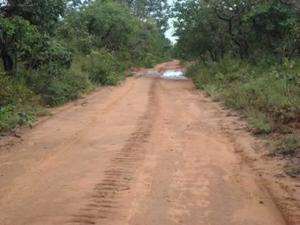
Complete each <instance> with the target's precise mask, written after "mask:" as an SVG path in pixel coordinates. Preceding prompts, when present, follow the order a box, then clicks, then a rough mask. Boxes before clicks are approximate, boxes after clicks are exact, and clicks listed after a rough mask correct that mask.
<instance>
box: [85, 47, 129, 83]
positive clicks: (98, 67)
mask: <svg viewBox="0 0 300 225" xmlns="http://www.w3.org/2000/svg"><path fill="white" fill-rule="evenodd" d="M83 71H86V72H87V73H88V74H89V78H90V80H91V81H92V82H93V83H95V84H97V85H117V84H118V83H119V82H120V81H121V80H122V79H124V75H123V71H122V65H120V64H119V63H117V61H116V60H115V58H114V56H113V55H112V54H111V53H109V52H107V51H105V50H101V51H93V52H92V53H91V54H90V55H89V56H88V57H87V60H86V63H85V65H84V66H83Z"/></svg>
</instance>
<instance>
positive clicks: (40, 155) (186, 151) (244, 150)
mask: <svg viewBox="0 0 300 225" xmlns="http://www.w3.org/2000/svg"><path fill="white" fill-rule="evenodd" d="M174 68H177V69H180V68H182V67H180V65H179V63H178V62H170V63H165V64H162V65H158V66H157V67H156V68H155V69H156V70H158V71H163V70H167V69H174ZM244 126H245V124H244V123H243V122H242V121H241V120H240V119H239V118H238V116H237V115H235V114H233V113H231V112H229V111H226V110H224V109H222V107H221V106H220V105H219V104H217V103H215V102H212V101H211V100H210V99H209V98H207V97H206V96H205V95H204V94H202V93H200V92H199V91H198V90H196V89H195V87H194V85H193V84H192V82H191V81H190V80H181V81H174V80H163V79H160V78H145V77H133V78H129V79H127V81H126V82H125V83H124V84H123V85H121V86H119V87H114V88H102V89H101V90H99V91H97V92H95V93H93V94H91V95H89V96H87V97H85V98H84V99H81V100H79V101H76V102H74V103H71V104H69V105H67V106H64V107H62V108H60V109H59V110H55V112H54V115H53V116H52V117H49V118H48V119H44V120H43V121H42V122H40V123H38V124H37V125H36V126H35V127H34V128H33V129H32V130H26V131H25V132H23V134H22V135H21V139H18V140H19V141H15V140H13V141H11V140H9V141H7V140H8V138H4V139H3V140H1V141H0V145H1V146H2V147H1V148H0V151H1V153H0V225H58V224H59V225H62V224H74V225H76V224H81V225H84V224H99V225H101V224H103V225H179V224H181V225H284V224H285V225H287V224H292V225H296V224H299V221H300V220H298V219H299V217H298V216H297V213H298V212H299V211H298V210H299V208H298V207H299V205H298V203H299V202H298V201H296V200H295V199H294V200H291V198H292V199H293V198H294V197H293V195H295V194H298V193H297V190H291V189H290V186H284V187H283V186H282V185H281V186H280V185H277V186H276V185H273V184H271V183H270V179H269V177H272V172H273V171H272V172H270V173H269V174H268V173H267V172H266V171H271V169H276V168H277V167H274V166H273V164H272V163H270V162H269V161H268V160H266V159H264V158H262V157H259V156H260V154H258V153H256V151H260V150H259V148H260V147H259V146H260V145H259V142H258V141H257V140H255V138H253V137H252V136H251V135H250V134H248V133H247V131H245V129H244ZM4 143H6V144H5V145H4ZM8 143H9V144H10V145H7V144H8ZM277 181H278V184H282V183H280V182H279V181H280V180H279V178H278V180H277ZM298 184H299V183H294V184H293V185H298ZM277 187H281V188H279V189H276V188H277ZM295 187H296V186H295ZM283 189H285V190H283ZM273 191H276V193H277V194H278V195H276V196H274V194H273V193H274V192H273ZM287 198H290V199H289V200H288V199H287ZM287 203H288V204H289V205H287ZM298 215H299V214H298Z"/></svg>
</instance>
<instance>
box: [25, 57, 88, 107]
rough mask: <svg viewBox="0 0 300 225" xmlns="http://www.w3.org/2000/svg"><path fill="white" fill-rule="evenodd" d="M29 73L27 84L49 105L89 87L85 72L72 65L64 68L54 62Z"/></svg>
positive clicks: (71, 97) (74, 96)
mask: <svg viewBox="0 0 300 225" xmlns="http://www.w3.org/2000/svg"><path fill="white" fill-rule="evenodd" d="M27 73H28V72H27ZM29 73H30V74H27V75H26V77H27V83H28V86H29V87H30V88H31V89H32V90H33V91H34V92H35V93H37V94H39V95H40V96H41V98H42V100H43V103H44V104H46V105H50V106H55V105H60V104H63V103H65V102H68V101H70V100H74V99H76V98H78V97H79V96H80V95H81V94H82V93H84V92H86V91H87V90H89V89H90V87H91V83H90V81H89V79H88V76H87V75H86V74H85V73H82V72H81V71H76V70H73V68H72V67H71V69H69V70H66V69H64V68H61V67H60V66H59V65H57V64H55V63H51V64H49V65H48V66H44V67H42V68H41V69H40V70H36V71H29ZM24 76H25V75H24Z"/></svg>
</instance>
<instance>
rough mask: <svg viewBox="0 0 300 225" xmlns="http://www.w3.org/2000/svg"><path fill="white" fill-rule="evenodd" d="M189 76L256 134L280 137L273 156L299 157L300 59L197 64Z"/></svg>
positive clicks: (189, 69) (224, 61) (236, 60)
mask: <svg viewBox="0 0 300 225" xmlns="http://www.w3.org/2000/svg"><path fill="white" fill-rule="evenodd" d="M186 75H187V76H188V77H191V78H192V79H193V81H194V83H195V86H196V87H197V88H199V89H202V90H204V91H205V92H206V93H207V94H208V95H210V96H211V97H212V98H213V99H214V100H217V101H222V102H224V104H225V105H226V106H227V107H229V108H232V109H235V110H238V111H239V112H241V113H242V114H243V115H244V116H245V117H246V119H247V121H248V125H249V129H250V130H251V131H252V132H253V133H254V134H256V135H263V136H266V137H267V138H270V139H271V140H272V137H274V136H276V137H279V139H277V140H276V141H275V140H273V141H271V142H272V143H273V145H272V146H273V147H272V148H271V150H270V151H271V153H272V155H274V156H278V155H280V156H290V157H293V156H295V155H297V154H299V149H300V145H299V143H300V141H299V140H300V137H299V131H298V130H297V128H296V127H297V126H295V124H299V122H300V121H299V118H300V59H296V60H294V61H289V60H285V61H284V62H282V63H281V64H278V63H275V62H270V60H269V61H267V60H265V61H262V62H261V63H259V64H252V63H250V62H246V61H242V60H239V59H233V58H230V57H226V58H224V59H223V60H221V61H220V62H218V63H215V62H210V63H208V62H202V63H201V62H198V63H194V64H192V65H191V66H189V67H188V70H187V73H186ZM274 134H276V135H274ZM299 167H300V166H299ZM298 169H299V168H298V167H293V172H290V173H295V171H298ZM289 170H291V168H290V169H289Z"/></svg>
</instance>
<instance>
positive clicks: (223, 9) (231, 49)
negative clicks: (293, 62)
mask: <svg viewBox="0 0 300 225" xmlns="http://www.w3.org/2000/svg"><path fill="white" fill-rule="evenodd" d="M299 13H300V8H297V6H296V4H295V3H294V2H293V1H289V0H201V1H191V0H188V1H178V2H177V4H176V7H175V11H174V14H175V16H176V17H177V18H178V20H177V22H176V24H175V26H176V35H177V36H178V37H179V39H178V44H177V48H178V54H179V55H181V56H183V57H185V58H194V57H199V58H202V59H207V58H208V57H210V58H211V60H213V61H218V60H220V59H222V58H223V57H224V56H225V55H226V54H230V55H232V56H235V57H239V58H241V59H250V60H253V61H257V59H258V57H259V58H260V59H261V58H262V57H269V58H274V59H277V60H282V59H284V58H288V59H291V58H293V57H295V56H297V55H298V56H299V47H300V27H299V16H300V14H299Z"/></svg>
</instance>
